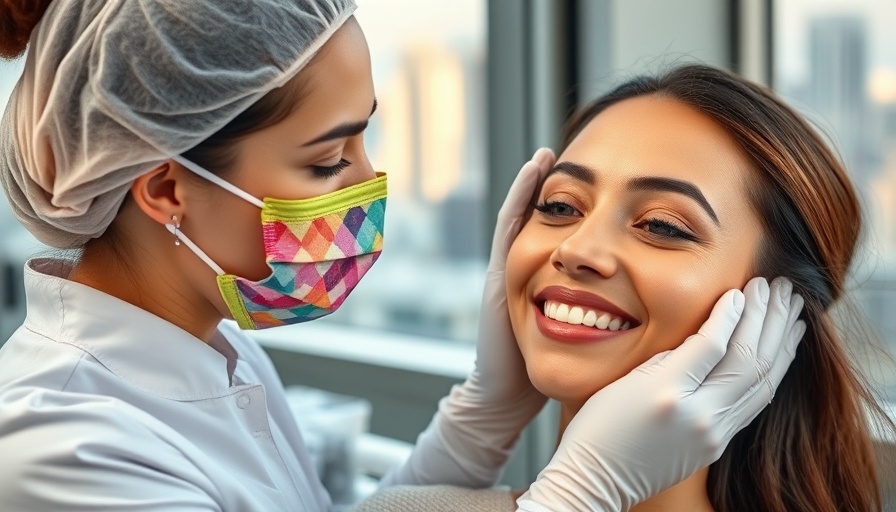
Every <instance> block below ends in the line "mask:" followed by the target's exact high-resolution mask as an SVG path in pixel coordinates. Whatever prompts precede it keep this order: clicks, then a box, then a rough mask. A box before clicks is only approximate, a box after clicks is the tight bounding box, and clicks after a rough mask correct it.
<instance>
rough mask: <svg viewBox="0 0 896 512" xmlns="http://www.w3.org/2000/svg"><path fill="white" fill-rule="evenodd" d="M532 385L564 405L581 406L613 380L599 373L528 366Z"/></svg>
mask: <svg viewBox="0 0 896 512" xmlns="http://www.w3.org/2000/svg"><path fill="white" fill-rule="evenodd" d="M529 379H530V380H531V381H532V385H533V386H534V387H535V389H537V390H538V391H539V392H540V393H541V394H543V395H544V396H546V397H548V398H551V399H553V400H556V401H558V402H560V403H561V404H563V406H564V407H567V406H569V407H576V408H577V409H578V408H579V407H581V406H582V405H583V404H584V403H585V402H586V401H587V400H588V399H589V398H591V396H592V395H593V394H594V393H597V392H598V391H600V390H601V389H603V387H604V386H606V385H607V384H609V383H610V382H612V381H613V379H612V378H609V377H608V378H602V376H601V375H599V374H594V373H591V374H588V373H585V372H576V371H572V370H567V371H565V372H556V371H550V370H548V369H544V368H532V367H531V366H530V367H529Z"/></svg>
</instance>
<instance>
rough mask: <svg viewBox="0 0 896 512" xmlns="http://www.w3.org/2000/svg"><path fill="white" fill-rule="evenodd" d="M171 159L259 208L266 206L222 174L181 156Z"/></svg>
mask: <svg viewBox="0 0 896 512" xmlns="http://www.w3.org/2000/svg"><path fill="white" fill-rule="evenodd" d="M171 159H172V160H174V161H175V162H177V163H179V164H180V165H182V166H184V167H186V168H187V169H189V170H190V171H192V172H193V174H196V175H197V176H199V177H201V178H205V179H206V180H208V181H210V182H212V183H214V184H215V185H218V186H219V187H221V188H223V189H225V190H227V191H228V192H230V193H231V194H234V195H236V196H238V197H240V198H242V199H245V200H246V201H248V202H249V203H250V204H252V205H255V206H257V207H259V208H264V203H263V202H262V201H259V200H258V198H256V197H253V196H252V195H251V194H247V193H246V192H245V191H243V190H242V189H240V188H239V187H237V186H236V185H234V184H233V183H230V182H229V181H227V180H225V179H223V178H221V177H220V176H216V175H214V174H212V173H210V172H208V171H206V170H205V169H203V168H202V167H199V166H198V165H196V164H194V163H193V162H191V161H189V160H187V159H185V158H183V157H181V156H173V157H171Z"/></svg>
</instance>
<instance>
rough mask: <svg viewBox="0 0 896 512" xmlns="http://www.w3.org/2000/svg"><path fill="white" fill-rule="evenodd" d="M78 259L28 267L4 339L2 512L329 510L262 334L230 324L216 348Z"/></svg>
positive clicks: (0, 371)
mask: <svg viewBox="0 0 896 512" xmlns="http://www.w3.org/2000/svg"><path fill="white" fill-rule="evenodd" d="M68 270H69V269H68V268H67V267H65V268H63V267H62V265H61V263H60V261H59V260H49V259H42V260H32V261H30V262H29V263H28V264H27V265H26V268H25V288H26V293H27V307H28V315H27V319H26V320H25V323H24V325H23V326H22V327H21V328H20V329H19V330H18V331H16V332H15V333H14V334H13V335H12V337H11V338H10V339H9V341H7V343H6V344H5V346H3V348H2V350H0V510H3V511H4V512H12V511H19V510H29V511H31V510H34V511H41V512H49V511H54V510H65V511H66V512H73V511H81V510H85V511H86V510H91V511H95V510H127V511H172V512H173V511H178V512H190V511H239V512H244V511H245V512H248V511H265V512H268V511H271V512H273V511H281V510H290V511H303V510H310V511H320V510H327V509H329V508H330V498H329V497H328V495H327V493H326V491H325V490H324V488H323V487H322V486H321V484H320V481H319V480H318V477H317V475H316V474H315V472H314V468H313V467H312V465H311V461H310V458H309V456H308V453H307V450H306V448H305V445H304V442H303V441H302V437H301V435H300V434H299V431H298V429H297V427H296V423H295V421H294V419H293V417H292V416H291V413H290V411H289V408H288V406H287V403H286V400H285V398H284V394H283V387H282V384H281V383H280V381H279V379H278V377H277V374H276V372H275V370H274V367H273V366H272V364H271V362H270V360H269V359H268V357H267V356H266V355H265V354H264V352H263V351H262V350H261V348H260V347H259V346H258V344H257V343H256V342H254V341H253V340H251V339H250V338H249V337H247V336H246V335H244V334H243V333H241V332H240V331H239V330H238V329H236V328H234V327H232V326H230V325H229V324H222V325H221V326H220V327H219V333H220V334H221V336H220V337H218V338H217V339H216V340H214V341H213V343H212V345H214V346H215V347H217V348H218V349H219V350H220V351H219V350H216V349H215V348H213V347H212V346H209V344H206V343H203V342H202V341H201V340H199V339H197V338H194V337H193V336H191V335H190V334H188V333H187V332H185V331H183V330H181V329H179V328H178V327H176V326H174V325H172V324H171V323H168V322H166V321H164V320H162V319H161V318H159V317H157V316H155V315H152V314H150V313H148V312H146V311H144V310H142V309H140V308H137V307H135V306H132V305H130V304H128V303H126V302H123V301H121V300H118V299H116V298H115V297H112V296H110V295H107V294H105V293H102V292H100V291H97V290H94V289H92V288H90V287H87V286H83V285H80V284H77V283H74V282H71V281H68V280H66V279H65V278H64V276H66V275H67V273H68ZM222 352H223V353H224V354H229V355H228V356H225V355H222ZM237 354H238V355H237ZM231 372H232V373H231Z"/></svg>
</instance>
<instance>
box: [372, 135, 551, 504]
mask: <svg viewBox="0 0 896 512" xmlns="http://www.w3.org/2000/svg"><path fill="white" fill-rule="evenodd" d="M555 160H556V158H555V156H554V153H553V152H552V151H551V150H550V149H547V148H542V149H539V150H538V151H536V152H535V155H534V156H533V157H532V160H530V161H528V162H526V164H525V165H523V167H522V168H521V169H520V172H519V174H517V177H516V179H515V180H514V182H513V185H511V187H510V191H509V192H508V193H507V199H505V200H504V204H503V205H502V206H501V210H500V212H499V213H498V222H497V224H496V226H495V235H494V239H493V241H492V252H491V258H490V259H489V265H488V272H487V274H486V282H485V290H484V292H483V296H482V305H481V313H480V315H481V316H480V320H479V336H478V341H477V345H476V366H475V368H474V370H473V372H472V373H471V374H470V376H469V377H468V378H467V380H466V382H464V383H463V384H461V385H458V386H454V388H453V389H452V390H451V393H450V394H449V395H448V396H447V397H445V398H443V399H442V400H441V402H439V412H438V413H437V414H436V416H435V417H434V418H433V421H432V423H430V425H429V427H427V429H426V431H425V432H424V433H423V434H421V435H420V437H419V438H418V439H417V444H416V446H415V447H414V451H413V453H412V454H411V458H410V459H409V460H408V461H407V462H406V463H405V464H404V465H403V466H402V467H400V468H399V469H398V470H396V471H394V472H392V473H390V474H389V475H388V476H387V477H386V478H384V479H383V481H382V482H381V486H388V485H395V484H410V485H427V484H454V485H461V486H465V487H489V486H492V485H494V484H495V483H496V482H497V481H498V478H499V477H500V476H501V472H502V471H503V469H504V465H505V463H506V462H507V459H508V458H509V457H510V455H511V453H512V451H513V447H514V445H515V444H516V440H517V439H518V438H519V435H520V432H522V430H523V428H524V427H525V426H526V425H527V424H528V423H529V422H530V421H531V420H532V418H533V417H534V416H535V415H536V414H538V412H539V411H540V410H541V409H542V407H544V404H545V402H546V401H547V398H545V396H544V395H542V394H541V393H539V392H538V391H537V390H536V389H535V388H534V387H532V383H531V382H530V381H529V376H528V374H527V373H526V365H525V362H524V361H523V357H522V355H521V354H520V351H519V348H518V347H517V344H516V339H515V338H514V336H513V331H512V330H511V328H510V317H509V313H508V311H507V292H506V287H505V283H504V267H505V264H506V261H507V252H508V251H509V250H510V246H511V244H512V243H513V240H514V239H515V238H516V235H517V234H518V233H519V231H520V228H521V227H522V223H523V220H524V215H525V213H526V210H527V208H528V206H529V205H530V204H531V202H532V199H533V194H534V192H535V188H536V187H537V186H538V183H539V182H540V181H541V180H542V178H543V177H544V176H545V175H546V174H547V172H548V171H549V170H550V169H551V168H552V167H553V166H554V162H555Z"/></svg>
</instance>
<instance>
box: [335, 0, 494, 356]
mask: <svg viewBox="0 0 896 512" xmlns="http://www.w3.org/2000/svg"><path fill="white" fill-rule="evenodd" d="M356 17H357V19H358V22H359V23H360V24H361V27H362V28H363V30H364V33H365V35H366V36H367V42H368V45H369V47H370V53H371V58H372V64H373V74H374V82H375V87H376V94H377V99H378V101H379V108H378V109H377V113H376V114H375V115H374V117H373V119H372V120H371V125H370V128H369V129H368V132H367V135H366V143H367V149H368V153H369V157H370V160H371V162H373V165H374V167H375V168H376V169H377V170H382V171H386V172H388V173H389V200H388V207H387V208H386V224H385V226H386V227H385V229H386V236H385V245H384V251H383V254H382V256H381V257H380V259H379V261H378V262H377V264H376V265H375V266H374V267H373V269H372V270H371V271H370V272H369V273H368V274H367V276H365V278H364V280H362V281H361V284H360V285H359V286H358V288H357V289H355V291H353V292H352V296H351V298H350V299H349V300H348V301H346V302H345V304H344V305H343V306H342V307H341V308H340V310H339V311H338V312H336V313H335V314H334V315H332V316H331V317H328V318H326V319H325V320H324V321H325V322H337V323H343V324H351V325H356V326H362V327H373V328H382V329H389V330H396V331H402V332H405V333H411V334H417V335H423V336H432V337H436V338H448V339H457V340H467V341H472V340H474V339H475V334H476V326H477V322H478V316H479V299H480V295H481V292H482V285H483V283H484V274H485V264H486V263H485V255H486V254H487V251H486V247H485V241H486V238H487V237H488V234H487V233H490V229H489V230H486V225H485V224H486V222H485V219H486V211H485V207H486V206H485V193H486V191H485V188H486V174H485V167H486V164H487V154H486V150H487V149H486V148H487V146H486V142H485V139H486V136H485V135H486V2H485V0H457V1H452V2H444V1H440V0H420V1H415V2H406V1H401V0H361V1H359V2H358V10H357V11H356ZM489 227H490V226H489Z"/></svg>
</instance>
